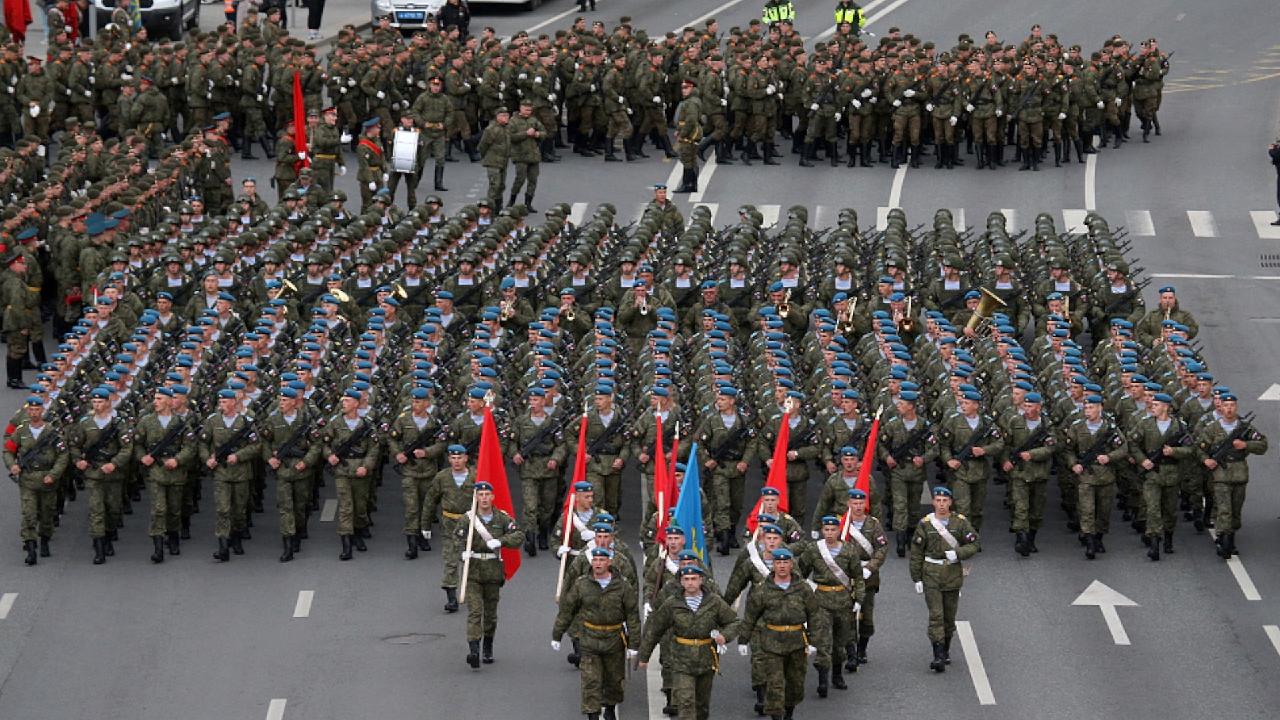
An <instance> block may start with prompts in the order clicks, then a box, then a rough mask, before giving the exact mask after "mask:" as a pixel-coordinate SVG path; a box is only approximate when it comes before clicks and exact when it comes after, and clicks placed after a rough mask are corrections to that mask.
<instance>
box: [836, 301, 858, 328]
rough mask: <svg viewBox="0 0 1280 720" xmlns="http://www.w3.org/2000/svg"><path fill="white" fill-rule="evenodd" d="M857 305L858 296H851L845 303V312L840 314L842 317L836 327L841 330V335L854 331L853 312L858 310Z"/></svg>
mask: <svg viewBox="0 0 1280 720" xmlns="http://www.w3.org/2000/svg"><path fill="white" fill-rule="evenodd" d="M857 307H858V298H856V297H854V298H850V299H849V301H848V302H846V303H845V304H844V312H843V313H841V314H840V319H839V321H838V322H837V323H836V329H837V330H839V331H840V334H841V335H848V334H850V333H852V332H853V323H854V320H853V314H854V312H855V311H856V310H857Z"/></svg>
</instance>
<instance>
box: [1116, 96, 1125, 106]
mask: <svg viewBox="0 0 1280 720" xmlns="http://www.w3.org/2000/svg"><path fill="white" fill-rule="evenodd" d="M1123 104H1124V100H1123V99H1121V98H1116V107H1120V106H1121V105H1123Z"/></svg>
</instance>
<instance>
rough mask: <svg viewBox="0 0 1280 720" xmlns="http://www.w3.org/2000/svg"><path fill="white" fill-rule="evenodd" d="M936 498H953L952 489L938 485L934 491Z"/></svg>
mask: <svg viewBox="0 0 1280 720" xmlns="http://www.w3.org/2000/svg"><path fill="white" fill-rule="evenodd" d="M933 496H934V497H940V496H941V497H951V489H950V488H947V487H945V486H943V485H938V486H936V487H935V488H934V489H933Z"/></svg>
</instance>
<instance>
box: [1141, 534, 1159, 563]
mask: <svg viewBox="0 0 1280 720" xmlns="http://www.w3.org/2000/svg"><path fill="white" fill-rule="evenodd" d="M1142 539H1143V540H1145V541H1146V544H1147V557H1149V558H1151V560H1152V561H1153V562H1160V537H1159V536H1158V535H1143V536H1142Z"/></svg>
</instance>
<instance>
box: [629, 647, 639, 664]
mask: <svg viewBox="0 0 1280 720" xmlns="http://www.w3.org/2000/svg"><path fill="white" fill-rule="evenodd" d="M638 657H640V651H639V650H628V651H627V661H628V662H630V661H632V660H635V659H636V658H638Z"/></svg>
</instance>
